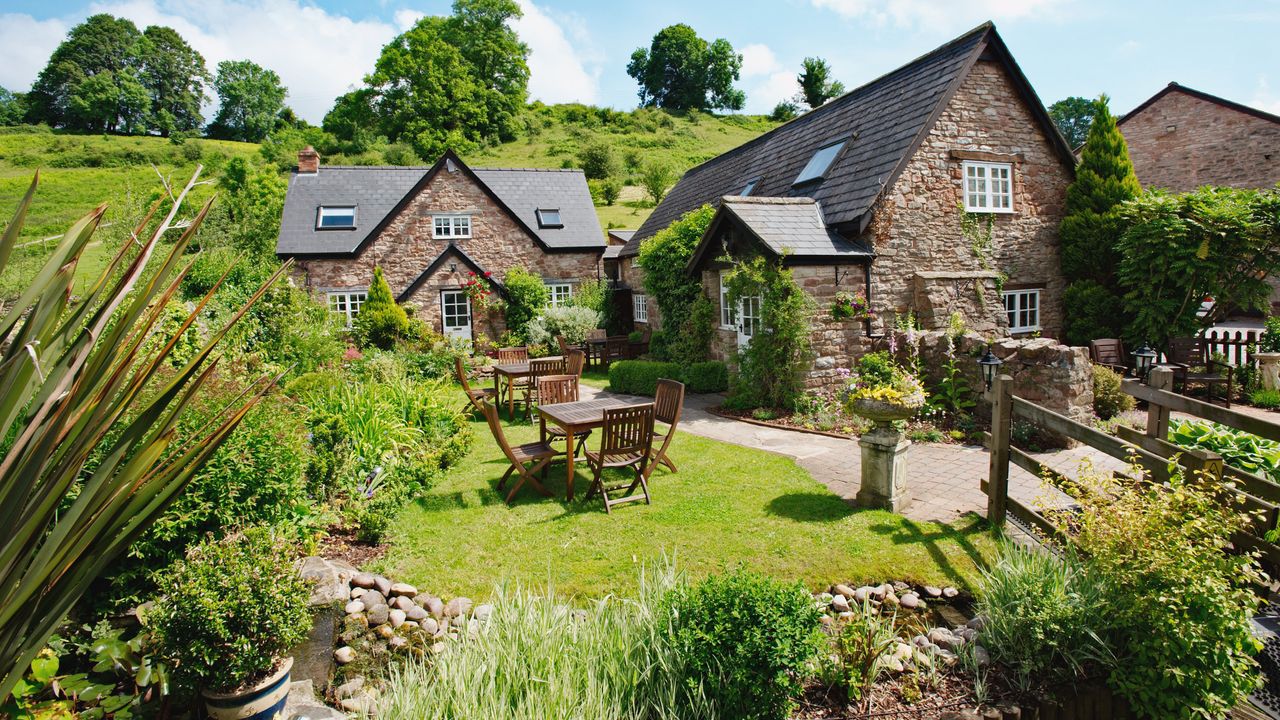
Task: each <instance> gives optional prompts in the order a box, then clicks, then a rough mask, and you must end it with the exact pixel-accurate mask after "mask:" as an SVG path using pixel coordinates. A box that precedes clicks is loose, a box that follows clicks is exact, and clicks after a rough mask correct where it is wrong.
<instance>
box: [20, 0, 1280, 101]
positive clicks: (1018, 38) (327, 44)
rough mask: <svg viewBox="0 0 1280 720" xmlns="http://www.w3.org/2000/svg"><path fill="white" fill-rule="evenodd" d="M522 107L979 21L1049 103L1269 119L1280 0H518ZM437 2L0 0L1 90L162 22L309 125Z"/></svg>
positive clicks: (606, 96) (759, 70) (886, 52)
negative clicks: (1079, 99) (115, 19)
mask: <svg viewBox="0 0 1280 720" xmlns="http://www.w3.org/2000/svg"><path fill="white" fill-rule="evenodd" d="M518 2H519V4H520V6H521V7H522V9H523V11H524V16H523V17H522V18H521V19H520V20H519V21H517V22H516V23H515V27H516V30H517V32H519V34H520V37H521V38H522V39H523V40H524V41H525V42H526V43H527V44H528V45H529V48H530V50H531V54H530V58H529V65H530V70H531V78H530V82H529V90H530V95H531V98H533V99H539V100H542V101H544V102H547V103H559V102H583V103H590V104H596V105H608V106H612V107H615V108H619V109H627V108H632V107H635V105H636V103H637V98H636V84H635V82H634V81H633V80H632V79H631V78H630V77H628V76H627V73H626V66H627V62H628V60H629V59H630V56H631V52H632V51H633V50H635V48H637V47H640V46H648V44H649V42H650V40H651V39H652V37H653V34H654V33H655V32H657V31H658V30H659V29H661V28H663V27H665V26H667V25H670V24H674V23H677V22H684V23H687V24H689V25H691V26H692V27H693V28H694V29H695V30H696V31H697V32H698V33H699V34H700V35H701V36H703V37H705V38H707V39H708V40H711V39H715V38H725V39H727V40H728V41H729V42H730V43H732V44H733V46H734V48H736V49H737V50H738V52H740V53H742V56H743V63H742V77H741V79H740V81H739V83H738V87H740V88H741V89H743V90H744V91H745V92H746V95H747V104H746V108H745V109H744V111H745V112H749V113H767V112H768V111H769V110H770V109H772V108H773V106H774V105H775V104H776V103H777V102H778V101H779V100H783V99H786V98H788V97H790V96H793V95H794V94H795V93H796V91H797V89H798V88H797V86H796V83H795V76H796V74H797V72H798V71H799V68H800V63H801V60H802V59H803V58H805V57H807V56H818V57H822V58H825V59H826V60H827V61H828V62H829V63H830V64H831V66H832V69H833V71H834V76H835V77H836V78H837V79H839V80H841V81H842V82H844V84H845V86H846V87H848V88H854V87H856V86H858V85H861V84H863V83H866V82H868V81H870V80H873V79H874V78H876V77H878V76H879V75H881V74H883V73H885V72H888V71H890V70H892V69H894V68H895V67H898V66H900V65H903V64H905V63H906V62H908V61H910V60H912V59H913V58H915V57H918V56H919V55H922V54H924V53H926V52H928V51H929V50H931V49H933V48H935V47H937V46H939V45H941V44H943V43H945V42H947V41H948V40H950V39H952V38H953V37H956V36H958V35H961V34H963V33H964V32H966V31H967V30H969V29H971V28H973V27H974V26H976V25H978V24H979V23H981V22H984V21H986V20H992V21H994V22H995V24H996V28H997V30H998V31H999V32H1000V34H1001V36H1002V37H1003V38H1004V40H1005V43H1006V44H1007V45H1008V46H1009V48H1010V50H1011V51H1012V52H1013V55H1014V57H1015V58H1016V59H1017V61H1018V63H1019V64H1020V66H1021V67H1022V70H1023V73H1024V74H1025V75H1026V76H1027V78H1028V79H1029V80H1030V81H1031V84H1032V86H1033V87H1034V88H1035V90H1036V92H1037V94H1039V96H1040V99H1041V100H1042V101H1043V102H1044V103H1045V104H1046V105H1048V104H1051V103H1052V102H1054V101H1055V100H1059V99H1061V98H1064V97H1067V96H1070V95H1083V96H1087V97H1094V96H1097V95H1098V94H1100V93H1106V94H1107V95H1109V96H1110V97H1111V99H1112V109H1113V111H1115V112H1117V113H1124V112H1127V111H1128V110H1131V109H1133V108H1134V107H1135V106H1137V105H1138V104H1139V103H1141V102H1142V101H1143V100H1145V99H1146V98H1148V97H1150V96H1151V95H1154V94H1155V93H1156V92H1157V91H1159V90H1160V89H1161V88H1162V87H1164V86H1165V85H1167V84H1168V83H1169V82H1170V81H1176V82H1178V83H1180V84H1182V85H1186V86H1189V87H1192V88H1195V89H1197V90H1202V91H1204V92H1208V93H1212V94H1214V95H1219V96H1222V97H1225V98H1227V99H1230V100H1234V101H1236V102H1241V103H1244V104H1247V105H1252V106H1254V107H1257V108H1260V109H1263V110H1267V111H1270V112H1272V113H1276V114H1280V42H1277V39H1278V38H1280V0H1230V1H1227V0H1221V1H1214V0H1211V1H1210V2H1204V1H1203V0H1201V1H1198V2H1193V1H1190V0H1167V1H1165V2H1155V1H1146V0H1141V1H1127V0H773V1H772V2H765V1H761V0H694V1H690V0H642V1H640V2H627V3H615V2H606V1H603V0H597V1H593V0H518ZM449 6H450V2H449V1H448V0H417V1H415V0H373V1H371V2H358V1H356V0H258V1H257V2H252V1H246V0H93V1H92V2H83V1H82V0H0V87H5V88H8V89H10V90H14V91H23V90H26V89H28V88H29V87H30V85H31V82H32V81H33V80H34V79H35V77H36V75H37V73H39V71H40V69H41V68H42V67H43V66H44V64H45V62H46V61H47V60H48V58H49V54H50V53H51V52H52V51H53V49H54V48H55V47H57V45H58V43H59V42H61V41H62V39H63V38H64V37H65V36H66V33H67V31H68V30H69V29H70V28H71V27H72V26H74V25H75V24H76V23H78V22H81V21H82V20H84V19H85V18H86V17H88V16H89V15H91V14H94V13H99V12H107V13H111V14H113V15H116V16H121V17H127V18H129V19H131V20H133V21H134V22H135V23H136V24H137V25H138V26H139V29H142V28H143V27H145V26H146V25H151V24H163V25H168V26H170V27H172V28H174V29H176V30H177V31H178V32H180V33H181V34H182V35H183V36H184V37H185V38H186V39H187V41H188V42H190V43H191V44H192V45H193V46H194V47H195V48H196V49H197V50H198V51H200V52H201V53H202V54H203V55H204V57H205V60H206V62H207V63H208V65H209V67H210V69H211V70H212V69H213V68H214V67H215V66H216V65H217V63H218V62H219V61H222V60H238V59H250V60H253V61H254V62H257V63H258V64H260V65H263V66H265V67H268V68H271V69H273V70H275V71H276V72H277V73H279V74H280V76H281V78H282V80H283V81H284V84H285V85H286V87H287V88H288V89H289V98H288V101H287V102H288V103H289V105H291V106H292V107H293V108H294V109H295V110H296V111H297V112H298V114H299V115H301V116H302V117H304V118H306V119H307V120H309V121H311V122H313V123H317V124H318V123H319V122H320V121H321V120H322V119H323V117H324V114H325V112H327V111H328V110H329V108H330V107H332V104H333V100H334V98H335V97H337V96H338V95H340V94H342V93H344V92H347V91H348V90H350V89H353V88H355V87H357V86H359V84H360V83H361V80H362V78H363V76H364V75H365V74H366V73H368V72H369V71H371V70H372V68H373V63H374V61H375V60H376V59H377V56H378V53H379V50H380V49H381V48H382V46H383V45H384V44H385V43H387V42H388V41H389V40H391V39H392V38H393V37H395V36H396V35H397V34H398V33H400V32H403V31H404V30H405V29H407V28H408V27H410V26H411V25H412V24H413V22H414V21H415V20H417V19H418V18H420V17H422V16H423V15H426V14H447V13H448V12H449Z"/></svg>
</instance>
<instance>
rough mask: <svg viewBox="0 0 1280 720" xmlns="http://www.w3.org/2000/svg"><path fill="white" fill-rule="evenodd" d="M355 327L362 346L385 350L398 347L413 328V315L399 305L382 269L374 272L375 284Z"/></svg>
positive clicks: (370, 286) (379, 268)
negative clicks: (411, 326) (397, 341)
mask: <svg viewBox="0 0 1280 720" xmlns="http://www.w3.org/2000/svg"><path fill="white" fill-rule="evenodd" d="M354 325H355V335H356V339H357V342H359V344H360V346H361V347H368V346H370V345H372V346H374V347H378V348H382V349H383V350H390V349H391V348H392V347H394V346H395V344H396V340H398V339H400V338H402V337H404V335H405V332H406V331H408V329H409V315H408V313H406V312H405V311H404V308H402V307H400V306H399V305H397V304H396V298H395V296H394V295H392V294H391V286H390V285H389V284H387V278H386V277H385V276H383V274H382V268H381V267H375V268H374V269H373V282H371V283H370V284H369V293H368V294H367V295H366V296H365V299H364V304H363V305H361V306H360V314H359V315H357V316H356V320H355V323H354Z"/></svg>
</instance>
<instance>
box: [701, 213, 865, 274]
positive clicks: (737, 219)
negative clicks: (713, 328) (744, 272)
mask: <svg viewBox="0 0 1280 720" xmlns="http://www.w3.org/2000/svg"><path fill="white" fill-rule="evenodd" d="M726 222H732V223H733V224H734V225H735V226H736V227H740V228H742V229H744V230H746V231H747V233H748V234H749V235H750V237H751V239H752V240H754V241H755V242H756V244H757V245H759V246H760V247H761V248H762V249H763V250H764V251H765V252H766V253H767V254H768V255H769V256H770V257H773V258H782V264H783V265H786V266H792V265H830V264H851V265H852V264H858V265H860V264H862V263H866V262H870V261H871V260H872V259H873V258H874V257H875V255H874V253H871V252H867V253H847V254H842V255H793V254H787V253H779V252H778V251H776V250H774V249H773V246H772V245H770V244H769V243H767V242H765V240H764V238H762V237H760V235H759V233H757V232H756V231H755V229H754V228H752V227H751V225H750V224H749V223H747V221H745V220H743V219H742V216H741V215H739V214H738V213H737V212H736V211H734V209H733V204H732V203H727V202H724V201H723V199H721V201H720V204H719V205H718V206H717V207H716V214H715V215H714V216H712V218H711V222H710V223H708V224H707V229H706V231H705V232H703V233H702V237H701V238H699V239H698V245H697V247H695V248H694V249H693V255H691V256H690V257H689V262H688V263H686V264H685V268H684V271H685V273H687V274H689V275H696V274H697V272H698V268H700V267H702V266H703V265H704V264H706V262H707V257H706V255H707V253H708V252H709V251H710V250H711V244H712V238H713V237H714V236H715V234H716V233H717V232H718V231H719V229H720V226H722V225H723V224H724V223H726ZM828 232H830V229H828ZM711 259H712V260H714V259H715V258H711Z"/></svg>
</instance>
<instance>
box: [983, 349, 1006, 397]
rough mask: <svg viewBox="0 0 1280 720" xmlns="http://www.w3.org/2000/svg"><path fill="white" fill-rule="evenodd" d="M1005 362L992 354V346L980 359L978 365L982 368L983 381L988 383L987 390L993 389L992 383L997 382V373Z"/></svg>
mask: <svg viewBox="0 0 1280 720" xmlns="http://www.w3.org/2000/svg"><path fill="white" fill-rule="evenodd" d="M1003 364H1004V361H1003V360H1001V359H1000V358H998V357H996V356H995V355H993V354H992V353H991V346H990V345H988V346H987V350H986V352H984V353H983V354H982V357H980V358H978V365H979V366H980V367H981V368H982V381H983V382H984V383H986V385H987V389H988V390H990V389H991V383H993V382H995V381H996V373H997V372H998V371H999V370H1000V366H1001V365H1003Z"/></svg>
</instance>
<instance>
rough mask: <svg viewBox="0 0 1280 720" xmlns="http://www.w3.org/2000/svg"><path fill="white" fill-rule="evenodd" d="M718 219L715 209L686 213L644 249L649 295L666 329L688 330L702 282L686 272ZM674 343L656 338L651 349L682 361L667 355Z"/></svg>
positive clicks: (664, 357)
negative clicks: (705, 236) (696, 251)
mask: <svg viewBox="0 0 1280 720" xmlns="http://www.w3.org/2000/svg"><path fill="white" fill-rule="evenodd" d="M714 216H715V209H714V208H712V207H711V206H710V205H703V206H702V207H700V208H698V209H697V210H691V211H689V212H687V213H685V214H684V215H682V216H681V217H680V219H679V220H677V221H675V222H673V223H671V225H669V226H667V227H666V228H663V229H662V230H659V231H658V233H657V234H655V235H654V236H653V237H651V238H649V239H647V240H645V241H644V242H643V243H641V245H640V255H639V257H638V258H637V262H639V263H640V267H641V268H643V269H644V289H645V292H647V293H648V295H649V297H651V298H653V300H654V302H655V303H657V305H658V313H659V314H660V315H661V316H662V324H663V327H666V328H669V329H670V330H671V331H673V332H675V331H677V330H678V329H679V328H682V327H684V321H685V318H686V317H688V315H689V313H690V311H691V310H692V309H693V306H694V302H695V301H696V300H697V299H698V297H699V296H701V295H702V282H701V281H700V280H699V279H698V278H696V277H693V276H691V275H689V273H687V272H685V268H686V266H687V265H688V264H689V260H690V258H692V257H693V251H694V250H695V249H696V248H697V247H698V242H699V241H700V240H701V239H702V234H703V233H705V232H706V230H707V226H708V225H710V224H711V218H712V217H714ZM670 341H671V338H667V337H666V336H665V335H664V336H663V338H661V339H660V338H658V337H654V338H653V341H652V346H651V348H650V351H651V352H652V353H653V355H654V357H656V358H659V359H661V360H676V359H678V358H676V357H674V356H672V355H669V354H667V348H668V347H669V346H670V345H672V344H673V343H672V342H670ZM697 359H698V360H703V359H705V357H702V358H697Z"/></svg>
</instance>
